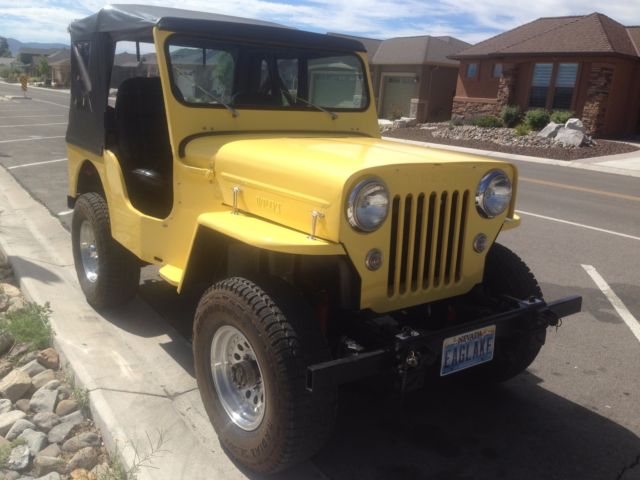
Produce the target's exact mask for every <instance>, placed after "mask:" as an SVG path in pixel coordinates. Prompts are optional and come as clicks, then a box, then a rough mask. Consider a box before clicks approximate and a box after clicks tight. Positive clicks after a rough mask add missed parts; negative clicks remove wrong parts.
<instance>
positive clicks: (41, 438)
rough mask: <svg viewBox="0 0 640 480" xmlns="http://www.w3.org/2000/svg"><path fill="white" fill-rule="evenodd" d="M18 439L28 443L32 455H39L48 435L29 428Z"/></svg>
mask: <svg viewBox="0 0 640 480" xmlns="http://www.w3.org/2000/svg"><path fill="white" fill-rule="evenodd" d="M18 438H19V439H20V438H21V439H22V440H24V441H25V442H27V446H28V447H29V451H30V452H31V454H32V455H37V454H38V452H40V450H42V448H43V447H44V446H45V444H46V442H47V435H46V434H44V433H42V432H38V431H36V430H32V429H31V428H27V429H26V430H25V431H24V432H22V433H21V434H20V436H18Z"/></svg>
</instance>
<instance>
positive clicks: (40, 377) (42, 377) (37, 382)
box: [31, 370, 56, 389]
mask: <svg viewBox="0 0 640 480" xmlns="http://www.w3.org/2000/svg"><path fill="white" fill-rule="evenodd" d="M55 379H56V375H55V373H54V371H53V370H45V371H44V372H42V373H39V374H37V375H36V376H35V377H33V378H32V379H31V382H32V383H33V386H34V387H36V389H38V388H42V387H44V386H45V385H46V384H47V383H49V382H50V381H51V380H55Z"/></svg>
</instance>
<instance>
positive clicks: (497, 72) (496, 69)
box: [493, 63, 502, 78]
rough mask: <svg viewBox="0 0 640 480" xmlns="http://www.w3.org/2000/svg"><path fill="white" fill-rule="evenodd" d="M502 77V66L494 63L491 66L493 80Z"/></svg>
mask: <svg viewBox="0 0 640 480" xmlns="http://www.w3.org/2000/svg"><path fill="white" fill-rule="evenodd" d="M501 76H502V64H501V63H494V64H493V78H500V77H501Z"/></svg>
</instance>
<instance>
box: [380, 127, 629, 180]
mask: <svg viewBox="0 0 640 480" xmlns="http://www.w3.org/2000/svg"><path fill="white" fill-rule="evenodd" d="M382 139H383V140H388V141H391V142H398V143H405V144H408V145H417V146H419V147H427V148H434V149H439V150H447V151H452V152H460V153H469V154H471V155H481V156H483V157H489V158H495V159H497V160H504V161H507V162H513V161H514V160H515V161H521V162H530V163H542V164H546V165H554V166H557V167H565V168H578V169H580V170H591V171H593V172H600V173H610V174H613V175H624V176H627V177H638V178H640V171H637V170H629V169H625V168H617V167H607V166H604V165H593V164H592V163H577V162H578V161H576V160H573V161H566V160H555V159H552V158H540V157H530V156H527V155H517V154H511V153H504V152H493V151H490V150H480V149H477V148H467V147H457V146H454V145H445V144H441V143H430V142H419V141H416V140H406V139H404V138H394V137H385V136H383V137H382ZM622 155H627V154H622ZM637 155H638V156H639V157H640V151H638V152H637ZM620 157H621V155H611V156H609V157H591V158H586V159H583V160H585V161H589V162H593V161H603V162H604V161H609V160H616V159H619V158H620Z"/></svg>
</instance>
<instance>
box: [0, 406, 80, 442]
mask: <svg viewBox="0 0 640 480" xmlns="http://www.w3.org/2000/svg"><path fill="white" fill-rule="evenodd" d="M83 420H84V416H83V415H82V413H81V412H79V411H78V412H73V413H71V414H69V415H66V416H64V417H62V418H61V419H60V423H59V424H58V425H56V426H55V427H53V428H52V429H51V430H50V431H49V436H48V439H49V442H50V443H61V442H64V441H65V440H66V439H67V436H68V435H69V433H71V430H73V427H75V426H76V425H78V424H80V423H81V422H82V421H83ZM0 433H1V432H0Z"/></svg>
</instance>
